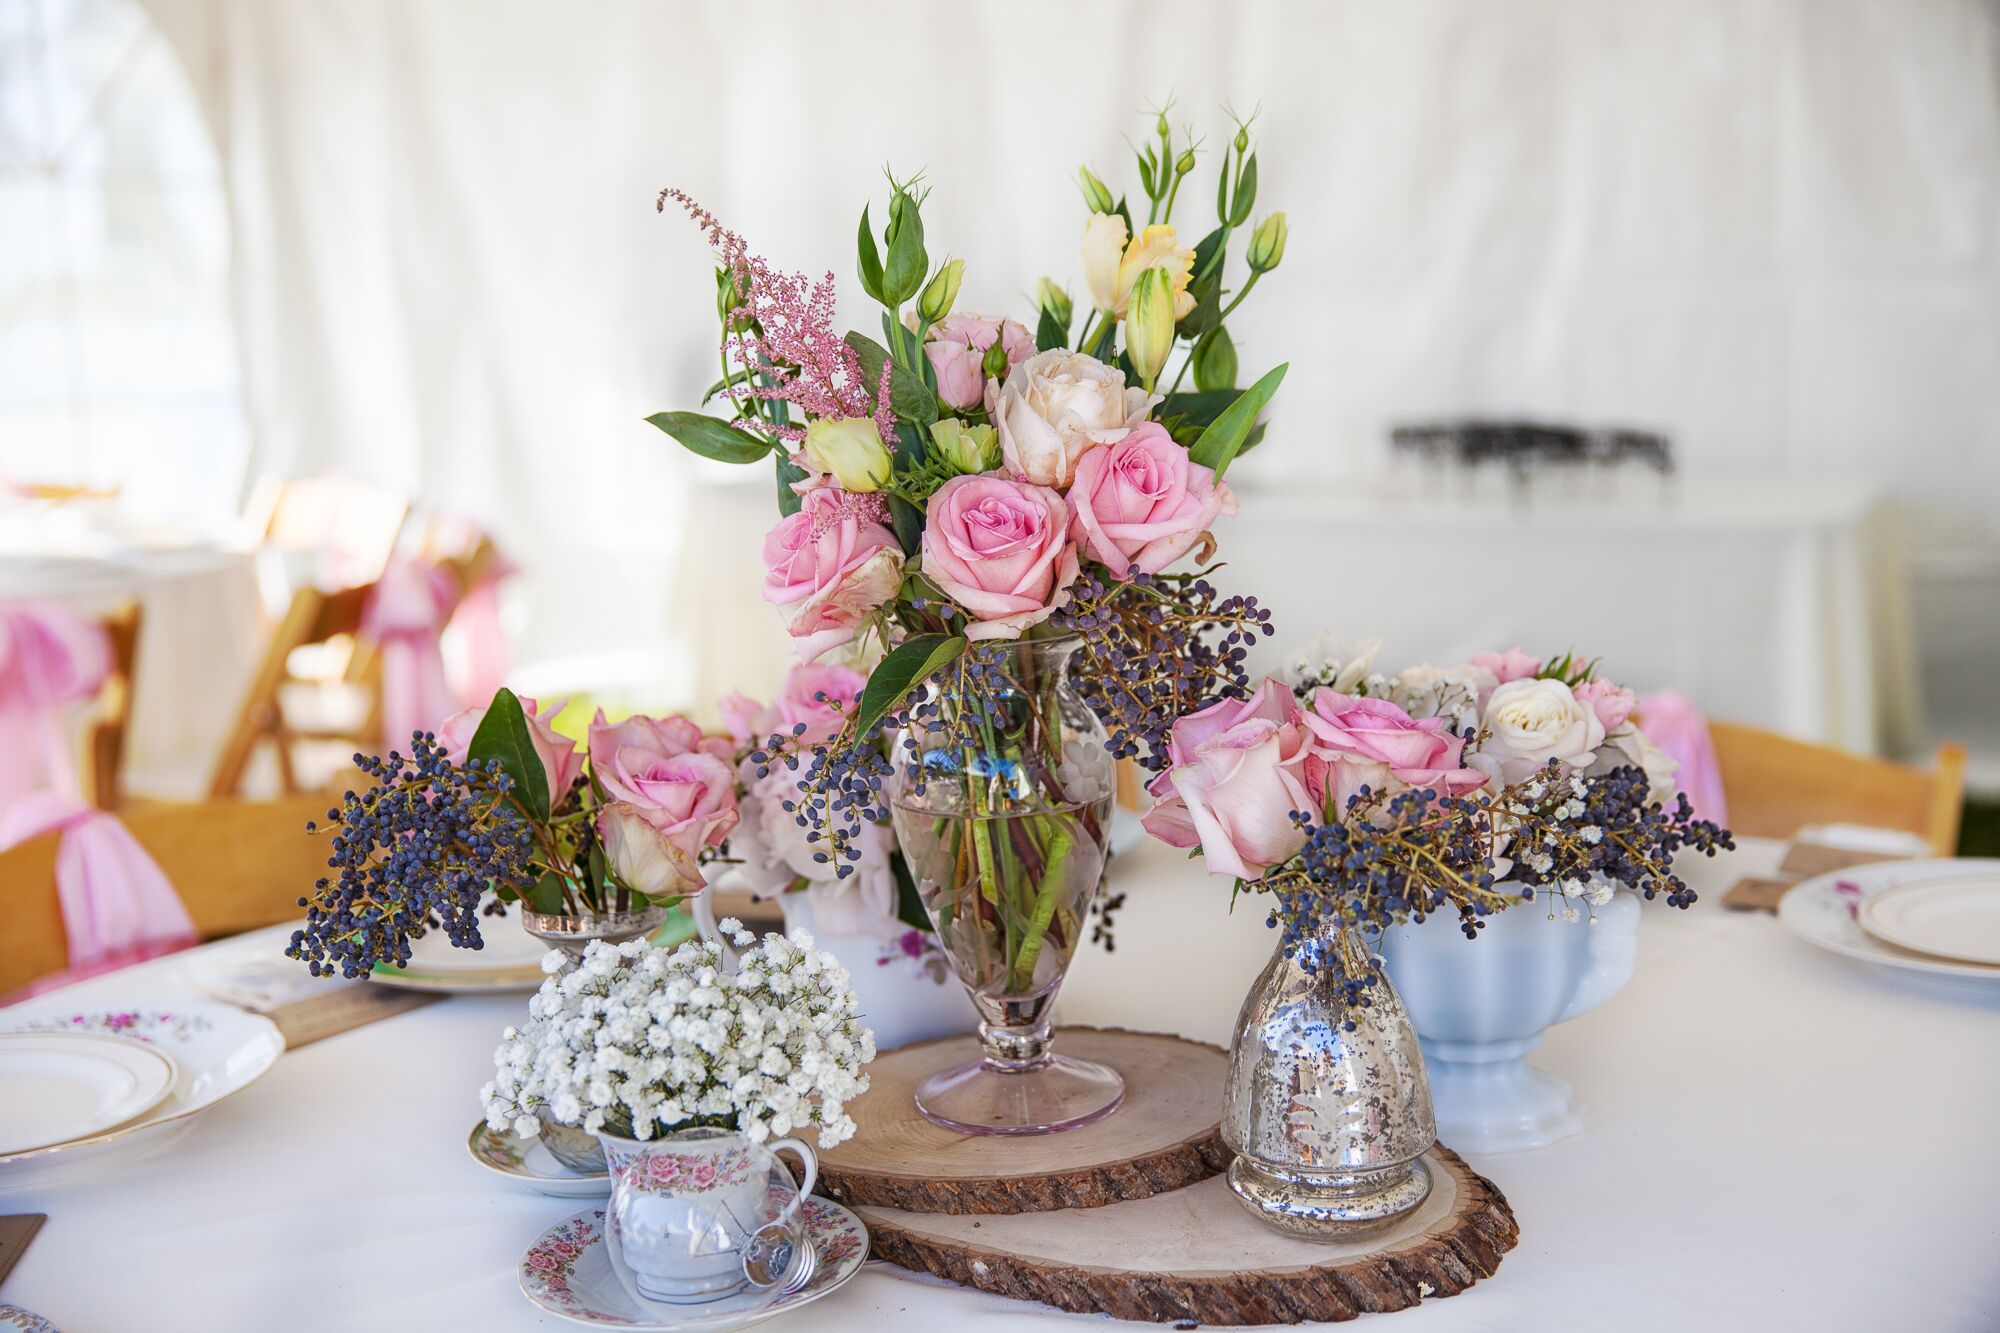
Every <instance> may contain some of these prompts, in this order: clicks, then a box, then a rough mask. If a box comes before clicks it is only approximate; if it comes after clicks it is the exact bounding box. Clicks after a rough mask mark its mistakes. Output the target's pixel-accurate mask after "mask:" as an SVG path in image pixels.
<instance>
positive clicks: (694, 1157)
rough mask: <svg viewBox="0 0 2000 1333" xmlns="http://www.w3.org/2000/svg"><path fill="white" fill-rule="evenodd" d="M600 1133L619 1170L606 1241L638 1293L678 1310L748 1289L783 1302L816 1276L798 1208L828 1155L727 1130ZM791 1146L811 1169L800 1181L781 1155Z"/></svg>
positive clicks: (795, 1143)
mask: <svg viewBox="0 0 2000 1333" xmlns="http://www.w3.org/2000/svg"><path fill="white" fill-rule="evenodd" d="M598 1137H599V1138H600V1139H602V1140H603V1143H604V1156H605V1160H606V1161H607V1162H608V1163H609V1165H610V1168H611V1207H610V1210H609V1214H608V1216H607V1218H606V1225H605V1236H606V1239H607V1241H608V1242H609V1245H610V1249H611V1254H612V1257H613V1259H614V1266H616V1267H619V1268H620V1269H622V1270H623V1271H624V1272H626V1273H629V1274H630V1278H631V1283H632V1286H633V1287H635V1288H636V1292H635V1294H636V1295H638V1296H640V1297H643V1298H645V1299H647V1300H654V1301H665V1302H668V1303H669V1304H674V1305H693V1304H701V1303H705V1302H708V1301H713V1300H719V1299H722V1298H723V1297H728V1296H735V1295H736V1294H737V1293H739V1292H746V1291H747V1292H750V1293H753V1294H754V1293H759V1292H761V1293H764V1294H765V1295H767V1296H768V1297H769V1299H771V1300H776V1299H777V1298H778V1297H779V1296H781V1295H783V1294H784V1293H785V1292H787V1291H790V1290H793V1289H795V1288H797V1287H798V1286H800V1285H802V1284H803V1283H805V1282H806V1281H807V1280H808V1279H809V1278H810V1277H811V1276H812V1272H813V1268H814V1265H815V1260H814V1256H813V1248H812V1242H811V1241H810V1240H809V1239H808V1238H807V1236H806V1234H805V1230H804V1227H803V1226H802V1225H801V1222H800V1216H799V1203H800V1200H801V1199H802V1198H803V1196H804V1195H806V1194H809V1193H811V1192H812V1187H813V1183H814V1182H815V1181H816V1180H818V1179H819V1159H818V1158H817V1157H816V1156H815V1155H814V1153H813V1150H812V1149H811V1148H809V1147H807V1146H806V1145H805V1144H803V1143H801V1142H800V1141H799V1140H797V1139H774V1140H772V1141H771V1142H769V1143H752V1142H751V1141H750V1140H749V1139H748V1138H746V1137H745V1136H744V1135H742V1134H739V1133H736V1132H735V1131H733V1130H726V1129H688V1130H681V1131H679V1132H677V1133H672V1134H667V1135H664V1136H662V1137H660V1138H657V1139H648V1140H643V1141H642V1140H638V1139H627V1138H621V1137H619V1136H617V1135H615V1134H603V1133H600V1134H599V1135H598ZM786 1149H790V1150H791V1151H792V1152H794V1153H796V1154H798V1157H799V1159H800V1161H801V1162H802V1163H803V1164H804V1167H805V1179H804V1180H803V1181H802V1182H800V1183H799V1184H796V1185H795V1184H793V1182H792V1177H791V1174H790V1172H788V1171H786V1170H785V1168H784V1166H783V1165H782V1164H781V1163H780V1162H779V1161H778V1158H777V1154H778V1153H779V1152H781V1151H784V1150H786Z"/></svg>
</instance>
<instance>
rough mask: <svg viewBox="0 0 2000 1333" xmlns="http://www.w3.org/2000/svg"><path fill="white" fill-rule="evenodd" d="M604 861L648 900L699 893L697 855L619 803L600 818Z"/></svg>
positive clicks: (699, 882) (642, 816) (609, 807)
mask: <svg viewBox="0 0 2000 1333" xmlns="http://www.w3.org/2000/svg"><path fill="white" fill-rule="evenodd" d="M597 833H598V836H599V837H600V838H602V839H603V840H604V859H605V860H606V861H608V862H610V864H611V871H612V873H613V874H615V875H617V876H618V878H619V879H621V880H623V881H624V882H625V883H626V884H628V885H630V886H631V887H632V888H633V889H634V890H636V891H638V892H639V893H643V894H645V895H646V896H647V897H648V898H682V897H686V896H687V895H689V894H692V893H696V892H699V891H700V889H701V886H702V882H703V881H702V875H701V867H700V864H699V862H698V860H697V853H698V851H699V849H696V851H689V850H688V849H687V847H686V846H685V845H683V843H682V842H680V841H677V840H676V839H674V838H672V837H670V836H668V835H667V834H666V833H664V832H662V831H661V830H660V829H658V828H655V827H654V826H653V824H652V823H651V822H650V821H649V820H648V819H647V818H646V816H645V815H644V814H642V813H641V812H640V811H639V810H637V809H636V808H634V807H633V806H629V805H626V804H625V803H623V802H622V801H621V802H616V803H614V804H611V805H607V806H605V807H604V810H603V811H602V813H600V814H599V815H598V816H597Z"/></svg>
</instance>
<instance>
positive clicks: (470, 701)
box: [444, 565, 514, 708]
mask: <svg viewBox="0 0 2000 1333" xmlns="http://www.w3.org/2000/svg"><path fill="white" fill-rule="evenodd" d="M513 572H514V570H513V567H512V566H511V565H503V566H501V567H500V568H499V569H496V570H495V571H494V572H493V573H491V574H490V575H488V576H487V577H486V578H483V579H481V580H480V581H479V582H478V583H475V584H473V585H472V587H471V588H469V589H467V590H466V593H465V596H464V597H462V598H460V599H459V603H458V609H457V610H456V611H453V612H452V614H451V623H450V624H448V625H446V626H445V630H444V651H445V674H446V675H447V676H448V677H449V678H450V680H451V684H452V692H453V693H454V694H455V695H456V696H457V701H458V705H459V707H461V708H475V707H478V706H479V705H480V704H484V703H490V702H491V701H492V699H493V696H494V694H495V693H496V692H498V690H499V689H500V687H501V686H502V685H505V684H506V683H507V636H506V635H505V634H504V633H503V632H502V631H501V628H500V580H501V579H503V578H505V577H507V576H508V575H509V574H512V573H513Z"/></svg>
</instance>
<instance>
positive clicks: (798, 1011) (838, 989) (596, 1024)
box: [479, 920, 875, 1148]
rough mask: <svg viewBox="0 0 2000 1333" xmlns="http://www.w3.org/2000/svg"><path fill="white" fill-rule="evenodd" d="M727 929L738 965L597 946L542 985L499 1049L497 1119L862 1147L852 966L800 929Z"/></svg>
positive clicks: (708, 945) (484, 1096) (485, 1096)
mask: <svg viewBox="0 0 2000 1333" xmlns="http://www.w3.org/2000/svg"><path fill="white" fill-rule="evenodd" d="M721 925H722V929H723V931H724V933H725V934H728V935H730V936H732V937H733V939H734V942H735V944H736V945H737V946H738V947H739V948H740V949H742V951H743V952H742V954H741V958H740V961H739V962H738V964H737V966H736V968H735V969H734V970H733V971H732V970H731V969H730V968H729V967H728V966H727V965H726V964H725V962H724V959H723V952H722V947H721V945H719V944H716V943H713V942H691V943H688V944H683V945H681V946H680V947H679V948H677V949H675V950H674V951H672V952H671V953H669V952H668V951H666V950H664V949H656V948H654V947H652V946H651V945H649V944H647V943H646V942H645V941H643V940H630V941H627V942H626V943H624V944H620V945H615V946H614V945H608V944H605V943H604V942H603V941H601V940H597V941H592V942H591V944H590V947H589V948H588V949H587V950H586V951H585V953H584V957H583V961H582V964H581V965H580V966H578V967H577V968H576V969H575V970H574V971H571V972H568V973H565V974H559V975H553V976H550V977H549V978H548V979H547V980H545V981H544V982H543V983H542V988H541V990H539V991H538V992H536V994H535V996H534V998H533V999H532V1000H530V1001H529V1002H528V1021H527V1023H526V1025H525V1026H522V1027H519V1028H512V1027H510V1028H508V1029H507V1031H506V1033H505V1037H504V1040H503V1041H502V1042H501V1045H500V1047H499V1049H498V1050H496V1051H495V1052H494V1053H493V1064H494V1078H493V1081H492V1082H491V1083H488V1084H487V1085H486V1086H485V1087H484V1088H482V1089H480V1093H479V1096H480V1101H481V1102H482V1103H483V1104H484V1106H485V1109H486V1123H487V1124H488V1125H489V1126H491V1127H492V1128H493V1129H495V1130H501V1131H505V1130H512V1131H513V1132H515V1133H517V1134H520V1135H523V1136H527V1135H531V1134H534V1133H536V1132H537V1129H538V1124H539V1120H538V1117H539V1115H540V1114H541V1113H543V1112H546V1113H547V1114H548V1115H550V1116H551V1117H553V1118H554V1119H555V1120H557V1121H559V1122H560V1123H562V1124H565V1125H570V1126H573V1127H576V1128H580V1129H583V1130H585V1131H587V1132H589V1133H593V1134H595V1133H598V1132H600V1131H603V1132H609V1133H613V1134H617V1135H621V1136H623V1137H626V1138H634V1139H650V1138H653V1137H654V1136H656V1135H658V1134H663V1133H670V1132H672V1131H674V1130H679V1129H692V1128H697V1127H710V1128H718V1129H727V1130H732V1131H735V1132H737V1133H741V1134H744V1135H746V1136H747V1137H748V1138H749V1139H750V1140H751V1141H752V1142H753V1143H762V1142H764V1141H765V1140H767V1139H771V1138H776V1137H783V1136H785V1135H787V1134H792V1133H795V1132H798V1131H801V1130H803V1129H805V1128H806V1127H807V1126H815V1127H817V1128H818V1130H819V1146H820V1147H822V1148H831V1147H833V1146H834V1145H835V1144H838V1143H841V1142H844V1141H845V1140H847V1139H849V1138H851V1137H852V1136H853V1134H854V1130H855V1126H854V1119H853V1117H852V1116H850V1115H848V1114H847V1110H846V1107H847V1104H848V1103H849V1102H851V1101H853V1100H854V1099H855V1098H856V1097H858V1096H860V1095H861V1094H862V1093H864V1092H866V1091H867V1090H868V1077H867V1075H866V1074H864V1073H863V1072H862V1070H861V1067H862V1066H863V1065H865V1064H867V1063H868V1062H869V1061H870V1060H873V1059H874V1058H875V1037H874V1034H873V1033H871V1032H869V1030H868V1029H867V1028H865V1027H863V1026H862V1025H861V1020H860V1017H859V1016H858V1014H857V1013H856V1007H855V999H854V991H853V988H852V987H851V985H850V984H849V979H848V975H847V970H846V969H845V968H843V967H842V966H841V965H840V963H839V962H838V961H837V960H835V959H834V957H833V956H832V955H831V954H827V953H824V952H822V951H820V950H818V949H816V948H814V947H813V942H812V937H811V936H809V935H807V934H806V933H805V932H803V931H798V932H794V933H793V934H792V935H791V936H790V937H789V938H787V937H785V936H781V935H767V936H765V937H764V938H763V939H762V940H761V941H758V940H757V939H756V937H754V936H753V935H751V933H750V932H749V931H747V930H744V929H743V928H742V927H741V926H740V925H739V924H738V923H737V922H735V921H733V920H725V921H723V922H722V923H721ZM550 965H553V964H552V963H551V964H545V966H550Z"/></svg>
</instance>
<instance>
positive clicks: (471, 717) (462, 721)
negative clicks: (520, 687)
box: [437, 696, 583, 805]
mask: <svg viewBox="0 0 2000 1333" xmlns="http://www.w3.org/2000/svg"><path fill="white" fill-rule="evenodd" d="M567 702H568V700H564V701H563V703H567ZM562 710H563V704H562V703H554V704H550V705H549V706H548V707H547V708H546V709H541V710H539V711H538V710H537V708H536V706H535V701H534V700H533V699H530V698H527V697H526V696H522V697H521V711H522V713H524V714H526V716H527V719H528V736H529V738H530V739H531V740H532V741H533V742H534V746H535V754H536V755H537V756H538V757H539V758H540V759H541V761H542V771H543V773H544V774H546V775H547V777H548V780H549V804H551V805H559V804H561V802H562V798H563V796H564V794H565V793H567V792H568V791H569V789H570V784H571V783H573V782H575V781H576V778H577V775H578V774H579V773H581V772H583V756H582V755H580V754H578V753H577V752H576V742H575V741H573V740H571V739H570V738H569V737H567V736H558V735H556V731H555V728H554V727H552V726H550V725H549V723H551V722H552V721H554V720H555V716H556V714H557V713H560V712H562ZM485 718H486V709H485V708H467V709H464V710H462V711H460V712H456V713H453V714H452V715H451V716H450V717H448V718H446V719H445V720H444V723H443V725H441V726H440V727H439V728H438V730H437V738H438V741H439V743H440V744H442V745H443V746H444V750H445V755H446V756H447V757H448V758H449V759H450V760H451V761H452V762H453V763H454V764H462V763H464V762H465V754H466V751H467V750H469V749H470V748H471V747H472V738H473V736H474V735H476V734H477V733H478V731H479V724H480V723H481V722H482V721H484V720H485Z"/></svg>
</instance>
